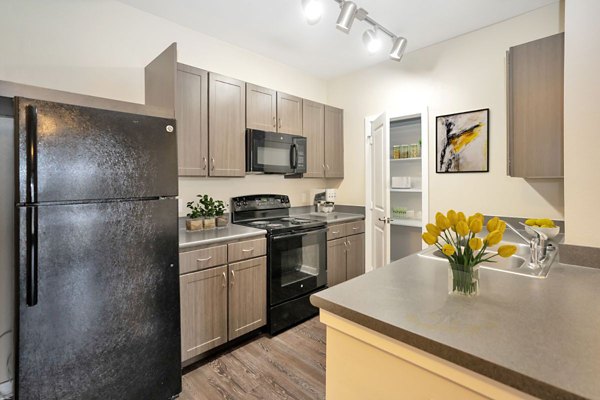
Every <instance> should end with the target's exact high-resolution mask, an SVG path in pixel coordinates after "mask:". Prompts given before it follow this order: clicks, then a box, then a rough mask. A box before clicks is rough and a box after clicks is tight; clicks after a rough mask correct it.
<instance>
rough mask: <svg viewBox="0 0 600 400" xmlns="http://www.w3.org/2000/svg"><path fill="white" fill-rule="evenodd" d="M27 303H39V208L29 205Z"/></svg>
mask: <svg viewBox="0 0 600 400" xmlns="http://www.w3.org/2000/svg"><path fill="white" fill-rule="evenodd" d="M26 213H27V228H26V229H27V271H26V285H27V305H28V306H29V307H33V306H35V305H36V304H37V303H38V209H37V207H27V211H26Z"/></svg>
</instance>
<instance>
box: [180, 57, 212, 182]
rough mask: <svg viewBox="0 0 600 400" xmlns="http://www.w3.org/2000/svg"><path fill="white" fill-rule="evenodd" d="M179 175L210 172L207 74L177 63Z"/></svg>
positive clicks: (197, 174) (201, 174)
mask: <svg viewBox="0 0 600 400" xmlns="http://www.w3.org/2000/svg"><path fill="white" fill-rule="evenodd" d="M175 118H176V119H177V160H178V161H177V166H178V174H179V176H206V175H207V174H208V73H207V72H206V71H204V70H201V69H198V68H193V67H188V66H187V65H183V64H178V66H177V89H176V96H175Z"/></svg>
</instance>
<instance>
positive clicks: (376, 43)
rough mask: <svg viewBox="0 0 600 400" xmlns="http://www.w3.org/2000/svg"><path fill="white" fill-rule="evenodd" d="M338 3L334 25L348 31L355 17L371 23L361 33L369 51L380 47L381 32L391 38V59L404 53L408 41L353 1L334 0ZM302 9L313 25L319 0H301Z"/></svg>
mask: <svg viewBox="0 0 600 400" xmlns="http://www.w3.org/2000/svg"><path fill="white" fill-rule="evenodd" d="M334 1H335V2H337V3H338V4H339V5H340V8H341V10H340V15H339V16H338V19H337V21H336V24H335V25H336V27H337V29H339V30H340V31H342V32H344V33H349V32H350V29H351V28H352V24H353V23H354V20H355V19H358V20H359V21H365V22H366V23H368V24H369V25H371V27H372V28H371V29H367V30H366V31H365V33H363V42H364V44H365V46H366V47H367V51H369V53H376V52H378V51H379V50H380V49H381V46H382V41H381V35H380V33H383V34H385V35H387V36H389V38H390V39H391V40H392V48H391V50H390V53H389V56H390V59H391V60H394V61H400V60H401V59H402V56H403V55H404V51H405V49H406V45H407V44H408V41H407V40H406V38H404V37H402V36H397V35H395V34H393V33H392V32H391V31H389V30H388V29H386V28H385V27H384V26H383V25H381V24H379V23H378V22H377V21H375V20H374V19H373V18H371V17H369V15H368V12H367V11H366V10H365V9H364V8H359V7H358V6H357V5H356V3H355V2H353V1H350V0H334ZM302 9H303V10H304V15H305V16H306V20H307V21H308V23H309V24H311V25H314V24H316V23H317V22H319V20H320V19H321V14H322V8H321V3H320V0H302Z"/></svg>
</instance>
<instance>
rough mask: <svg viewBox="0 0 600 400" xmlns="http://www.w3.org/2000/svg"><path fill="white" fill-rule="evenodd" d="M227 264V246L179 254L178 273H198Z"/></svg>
mask: <svg viewBox="0 0 600 400" xmlns="http://www.w3.org/2000/svg"><path fill="white" fill-rule="evenodd" d="M224 264H227V245H222V246H213V247H207V248H205V249H198V250H192V251H186V252H183V253H179V273H180V274H187V273H188V272H193V271H199V270H202V269H206V268H211V267H216V266H217V265H224Z"/></svg>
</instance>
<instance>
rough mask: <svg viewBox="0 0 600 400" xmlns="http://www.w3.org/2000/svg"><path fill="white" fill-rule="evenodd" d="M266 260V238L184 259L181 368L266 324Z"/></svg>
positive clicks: (209, 249) (221, 246) (194, 252)
mask: <svg viewBox="0 0 600 400" xmlns="http://www.w3.org/2000/svg"><path fill="white" fill-rule="evenodd" d="M228 249H229V251H228ZM247 249H253V250H252V251H251V252H250V251H248V252H244V251H243V250H247ZM228 254H229V256H228ZM265 254H266V239H265V238H264V237H261V238H258V239H250V240H242V241H236V242H231V243H228V244H227V243H225V244H218V245H214V246H209V247H201V248H195V249H192V250H187V251H182V252H180V253H179V259H180V265H181V266H183V267H184V268H183V269H182V270H181V271H182V272H181V273H182V274H183V275H181V276H180V277H179V281H180V300H181V360H182V362H186V361H188V360H191V359H192V358H194V357H196V356H199V355H201V354H202V353H205V352H207V351H208V350H211V349H214V348H215V347H217V346H220V345H222V344H224V343H227V342H228V341H230V340H233V339H235V338H238V337H240V336H242V335H244V334H246V333H248V332H251V331H253V330H255V329H258V328H260V327H262V326H264V325H265V324H266V323H267V258H266V256H265ZM228 257H229V258H228ZM240 260H243V261H240ZM234 261H235V262H234ZM228 262H229V265H227V263H228ZM208 263H212V264H208ZM214 263H221V264H223V265H218V266H214ZM208 265H212V266H211V267H210V268H209V267H207V266H208ZM201 268H202V269H201ZM198 269H201V270H199V271H197V272H193V271H195V270H198ZM191 362H193V360H191Z"/></svg>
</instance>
